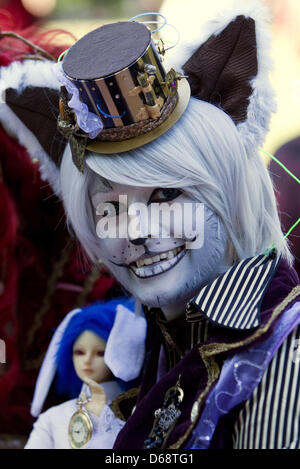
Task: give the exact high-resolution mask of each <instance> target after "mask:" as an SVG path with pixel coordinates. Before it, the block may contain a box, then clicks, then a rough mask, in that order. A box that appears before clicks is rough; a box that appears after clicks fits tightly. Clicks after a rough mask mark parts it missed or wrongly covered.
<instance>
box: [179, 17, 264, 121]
mask: <svg viewBox="0 0 300 469" xmlns="http://www.w3.org/2000/svg"><path fill="white" fill-rule="evenodd" d="M182 68H183V70H184V73H185V75H188V77H189V78H188V81H189V84H190V86H191V94H192V96H194V97H195V98H198V99H201V100H203V101H208V102H209V103H211V104H214V105H215V106H218V107H220V108H221V109H222V110H223V111H225V112H226V113H227V114H229V115H230V117H231V118H232V120H233V122H234V123H235V124H239V123H240V122H245V120H246V118H247V109H248V106H249V98H250V96H251V94H252V93H253V89H252V87H251V85H250V82H251V80H252V79H253V78H255V77H256V75H257V70H258V65H257V46H256V34H255V22H254V20H253V19H252V18H245V16H238V17H237V18H236V19H235V20H233V21H232V22H231V23H230V24H229V25H228V26H227V27H226V28H225V29H224V30H223V31H222V32H221V33H220V34H218V35H212V36H211V37H210V38H209V39H208V40H207V41H206V42H205V43H204V44H202V45H201V46H200V47H199V49H197V50H196V52H194V54H193V55H192V56H191V57H190V59H189V60H188V61H187V62H186V63H185V64H184V65H183V67H182Z"/></svg>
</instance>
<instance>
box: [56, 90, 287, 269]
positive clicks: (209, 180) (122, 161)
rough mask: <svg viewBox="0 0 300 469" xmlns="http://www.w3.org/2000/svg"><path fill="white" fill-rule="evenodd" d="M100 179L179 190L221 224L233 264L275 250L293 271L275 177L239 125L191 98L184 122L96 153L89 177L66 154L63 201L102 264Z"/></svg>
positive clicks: (89, 165)
mask: <svg viewBox="0 0 300 469" xmlns="http://www.w3.org/2000/svg"><path fill="white" fill-rule="evenodd" d="M95 173H96V174H98V175H99V176H100V177H99V183H100V181H102V182H103V181H104V182H105V180H108V181H113V182H115V183H119V184H125V185H130V186H139V187H169V188H172V187H173V188H174V187H176V188H180V189H182V190H183V191H185V192H186V193H187V194H188V195H191V196H192V198H193V199H195V200H196V201H198V202H204V203H205V204H207V206H208V207H210V208H211V210H213V211H214V212H215V213H216V214H217V215H218V216H219V217H220V218H221V220H222V221H223V223H224V225H225V228H226V230H227V233H228V236H229V240H230V241H231V243H230V244H231V246H230V247H231V249H230V251H231V259H232V261H233V260H234V261H239V260H241V259H243V258H247V257H252V256H254V255H257V254H261V253H264V252H265V251H266V250H267V249H269V248H271V247H272V246H273V245H274V246H276V248H277V250H278V252H279V253H281V254H282V256H283V257H284V258H285V259H286V260H287V261H288V263H289V265H292V262H293V257H292V254H291V253H290V250H289V247H288V244H287V241H286V239H285V238H284V235H283V233H282V230H281V226H280V220H279V216H278V212H277V207H276V199H275V195H274V189H273V186H272V181H271V178H270V176H269V173H268V170H267V168H266V167H265V165H264V162H263V160H262V158H261V156H260V155H259V153H258V152H256V151H255V152H252V153H251V154H247V152H246V150H245V147H244V146H243V144H242V142H241V137H240V135H239V132H238V130H237V128H236V127H235V125H234V123H233V121H232V120H231V118H230V117H229V116H228V115H227V114H225V112H223V111H222V110H220V109H218V108H217V107H216V106H213V105H211V104H209V103H207V102H204V101H199V100H197V99H195V98H191V100H190V103H189V106H188V108H187V110H186V112H185V114H184V115H183V116H182V117H181V119H180V121H179V122H178V123H177V124H175V125H174V126H173V127H172V128H171V129H170V130H168V132H166V133H165V134H164V135H162V136H161V137H159V138H158V139H157V140H155V141H153V142H151V143H149V144H147V145H144V146H143V147H140V148H138V149H135V150H131V151H128V152H126V153H120V154H114V155H99V154H94V153H89V154H88V155H87V158H86V163H85V170H84V174H81V173H80V172H79V171H78V169H77V168H76V167H75V165H74V164H73V162H72V156H71V153H70V150H69V148H67V150H66V151H65V154H64V157H63V161H62V165H61V187H62V197H63V201H64V204H65V208H66V213H67V216H68V222H69V223H70V224H71V225H72V227H73V229H74V231H75V233H76V235H77V237H78V239H79V241H80V242H81V244H82V245H83V247H84V248H85V250H86V252H87V254H88V255H89V257H90V258H91V259H93V260H96V259H97V258H98V257H99V242H100V240H99V238H98V237H97V234H96V229H95V223H94V214H93V209H92V206H91V201H90V196H89V186H90V183H91V181H92V180H93V179H94V177H95ZM103 190H105V188H103ZM232 248H233V249H232ZM232 261H231V262H232Z"/></svg>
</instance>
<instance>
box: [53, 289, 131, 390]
mask: <svg viewBox="0 0 300 469" xmlns="http://www.w3.org/2000/svg"><path fill="white" fill-rule="evenodd" d="M119 304H122V305H124V306H125V307H127V308H128V309H130V310H131V311H133V310H134V298H127V297H119V298H115V299H113V300H110V301H107V302H103V301H97V302H96V303H93V304H92V305H90V306H87V307H85V308H82V310H81V311H80V312H79V313H77V314H75V315H74V316H73V317H72V319H71V320H70V322H69V324H68V326H67V328H66V330H65V332H64V334H63V337H62V339H61V342H60V344H59V348H58V351H57V355H56V365H57V380H56V387H57V391H58V392H59V393H60V394H68V395H69V396H70V397H71V398H74V397H77V396H78V394H79V393H80V390H81V386H82V381H81V379H80V378H78V376H77V374H76V372H75V369H74V365H73V345H74V342H75V341H76V339H77V338H78V337H79V336H80V334H82V333H83V332H84V331H86V330H89V331H91V332H94V334H97V335H98V336H99V337H101V339H103V340H105V341H106V342H107V339H108V336H109V334H110V331H111V329H112V327H113V324H114V320H115V317H116V309H117V305H119ZM117 381H118V383H119V384H120V386H121V388H122V389H126V388H128V387H131V386H129V385H130V383H124V382H123V381H121V380H117ZM135 381H136V380H135ZM133 385H134V384H133Z"/></svg>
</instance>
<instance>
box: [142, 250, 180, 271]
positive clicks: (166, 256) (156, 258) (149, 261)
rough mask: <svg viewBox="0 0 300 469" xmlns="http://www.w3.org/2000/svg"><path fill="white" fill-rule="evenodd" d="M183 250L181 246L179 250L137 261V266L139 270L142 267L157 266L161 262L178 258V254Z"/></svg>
mask: <svg viewBox="0 0 300 469" xmlns="http://www.w3.org/2000/svg"><path fill="white" fill-rule="evenodd" d="M182 248H183V246H180V247H179V248H175V249H172V251H168V252H163V253H161V254H157V255H156V256H154V257H147V258H145V259H140V260H139V261H136V265H137V267H138V268H140V267H143V266H144V265H152V264H155V263H156V262H160V261H161V260H165V259H173V257H175V256H177V254H178V253H179V252H180V251H182Z"/></svg>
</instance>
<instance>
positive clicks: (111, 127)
mask: <svg viewBox="0 0 300 469" xmlns="http://www.w3.org/2000/svg"><path fill="white" fill-rule="evenodd" d="M62 74H63V76H62V78H61V80H62V83H63V84H64V85H65V88H66V90H67V93H66V90H65V89H63V90H62V95H61V100H60V111H61V112H60V117H59V121H58V125H59V129H60V130H61V131H62V133H64V134H66V135H67V136H68V138H69V141H70V144H71V149H72V155H73V161H74V163H75V164H76V166H77V167H78V169H79V170H80V171H83V158H84V151H85V149H86V148H88V149H89V150H92V151H94V152H96V153H117V152H123V151H127V150H130V149H133V148H136V147H139V146H141V145H143V144H145V143H147V142H150V141H151V140H154V139H155V138H157V137H158V136H160V135H161V134H163V133H164V132H166V130H168V129H169V128H170V127H171V126H172V125H173V124H174V123H175V122H176V121H177V120H178V119H179V117H180V116H181V115H182V113H183V112H184V110H185V108H186V106H187V104H188V101H189V97H190V91H189V85H188V82H187V81H186V80H185V79H184V78H183V77H182V76H181V75H180V74H177V73H176V72H175V71H174V70H173V69H171V70H170V71H168V72H166V71H165V70H164V67H163V65H162V63H161V59H160V57H159V54H158V52H157V50H156V47H155V46H154V44H153V42H152V40H151V31H150V30H149V29H148V28H147V26H145V25H144V24H143V23H138V22H135V21H124V22H117V23H112V24H106V25H104V26H102V27H100V28H98V29H96V30H94V31H92V32H90V33H88V34H86V35H85V36H84V37H83V38H82V39H80V40H79V41H77V42H76V43H75V44H74V45H73V46H72V47H71V48H70V49H69V50H68V52H67V54H66V56H65V58H64V60H63V63H62ZM179 81H180V82H181V83H179ZM70 94H71V95H73V96H72V99H71V101H69V98H70ZM70 108H73V112H71V111H70ZM74 114H75V115H74Z"/></svg>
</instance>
